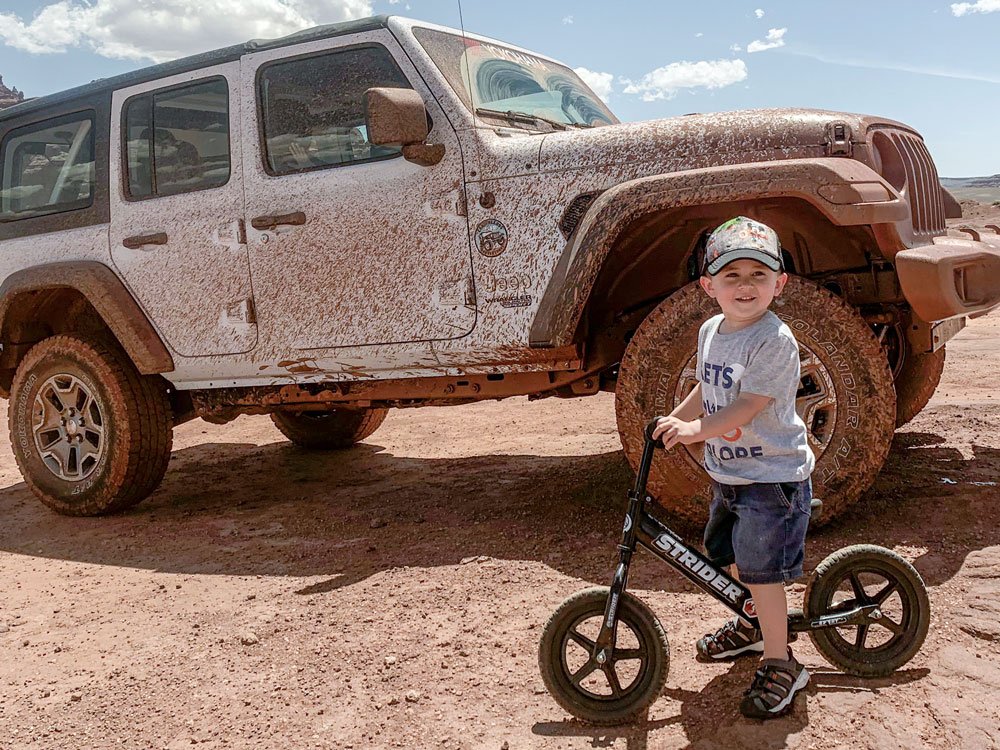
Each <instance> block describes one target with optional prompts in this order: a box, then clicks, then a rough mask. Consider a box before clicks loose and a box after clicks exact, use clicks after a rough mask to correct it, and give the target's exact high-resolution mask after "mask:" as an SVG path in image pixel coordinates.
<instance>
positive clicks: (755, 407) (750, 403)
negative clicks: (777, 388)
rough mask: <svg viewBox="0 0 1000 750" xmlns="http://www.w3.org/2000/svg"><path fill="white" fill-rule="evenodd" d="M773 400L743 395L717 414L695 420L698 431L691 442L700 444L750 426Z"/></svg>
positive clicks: (747, 394) (749, 394)
mask: <svg viewBox="0 0 1000 750" xmlns="http://www.w3.org/2000/svg"><path fill="white" fill-rule="evenodd" d="M773 400H774V399H772V398H771V397H770V396H760V395H758V394H756V393H741V394H740V395H739V396H737V397H736V400H735V401H733V403H731V404H730V405H729V406H726V407H725V408H722V409H719V410H718V411H717V412H715V414H710V415H708V416H707V417H703V418H701V419H696V420H694V424H696V425H697V430H696V435H695V437H694V439H692V440H691V442H692V443H700V442H701V441H703V440H708V439H709V438H714V437H721V436H722V435H728V434H729V433H730V432H732V431H733V430H735V429H736V428H737V427H742V426H743V425H747V424H750V423H751V422H752V421H753V418H754V417H756V416H757V415H758V414H760V413H761V412H762V411H764V408H765V407H766V406H767V405H768V404H769V403H771V402H772V401H773Z"/></svg>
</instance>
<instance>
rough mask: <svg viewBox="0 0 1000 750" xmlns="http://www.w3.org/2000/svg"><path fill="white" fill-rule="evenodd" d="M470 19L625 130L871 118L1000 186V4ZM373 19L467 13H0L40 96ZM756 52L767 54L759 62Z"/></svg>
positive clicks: (18, 71) (15, 61)
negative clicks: (807, 112) (638, 125)
mask: <svg viewBox="0 0 1000 750" xmlns="http://www.w3.org/2000/svg"><path fill="white" fill-rule="evenodd" d="M140 3H141V7H140ZM955 6H957V7H955ZM462 7H463V12H464V19H465V26H466V29H467V30H469V31H475V32H478V33H483V34H487V35H489V36H494V37H497V38H499V39H503V40H506V41H509V42H512V43H515V44H518V45H521V46H524V47H527V48H529V49H534V50H536V51H539V52H543V53H546V54H549V55H551V56H552V57H555V58H557V59H560V60H562V61H563V62H565V63H567V64H568V65H570V66H571V67H574V68H585V69H586V70H587V71H590V73H591V74H599V75H597V76H593V77H592V79H593V80H595V81H598V82H601V83H603V84H604V88H605V91H606V92H607V94H606V96H607V99H608V103H609V105H610V106H611V108H612V110H613V111H614V112H615V113H616V114H617V115H618V116H619V117H620V118H621V119H623V120H647V119H655V118H660V117H670V116H673V115H679V114H684V113H687V112H716V111H722V110H729V109H743V108H753V107H786V106H806V107H821V108H825V109H834V110H845V111H854V112H866V113H871V114H879V115H884V116H887V117H891V118H893V119H897V120H901V121H903V122H906V123H908V124H910V125H912V126H914V127H916V128H917V129H918V130H919V131H920V132H921V133H922V134H923V135H924V137H925V139H926V140H927V143H928V146H929V147H930V150H931V153H932V154H933V155H934V157H935V160H936V161H937V164H938V169H939V172H940V173H941V175H942V176H948V177H961V176H973V175H986V174H994V173H1000V145H998V134H1000V127H998V125H997V123H1000V53H998V51H997V50H998V47H1000V0H974V1H973V2H968V3H958V4H955V3H950V2H947V1H945V0H909V1H908V2H904V1H903V0H880V1H879V2H870V3H867V4H864V5H861V6H856V5H846V6H845V5H841V6H837V5H830V4H829V3H819V2H801V1H798V2H795V1H791V0H782V1H781V2H768V1H767V0H759V2H750V3H745V2H735V1H732V2H724V1H722V0H701V1H700V2H697V3H671V2H651V1H649V0H645V1H642V2H640V1H639V0H635V1H634V2H628V1H627V0H620V1H619V2H615V3H611V2H604V1H601V2H598V1H596V0H595V1H591V2H586V1H578V2H570V1H569V0H548V1H547V2H539V0H530V1H529V0H504V2H495V1H493V0H489V1H488V0H463V4H462ZM838 9H839V10H838ZM369 12H374V13H399V14H401V15H406V16H409V17H412V18H419V19H423V20H427V21H432V22H435V23H441V24H445V25H449V26H456V27H457V26H458V24H459V15H458V3H457V0H398V2H392V1H391V0H88V1H87V2H84V0H63V2H60V3H55V2H54V0H50V1H49V2H39V1H38V0H0V75H3V77H4V80H5V82H6V83H7V84H8V85H15V86H17V87H18V88H20V89H22V90H23V91H25V92H26V93H27V94H28V95H29V96H33V95H42V94H46V93H51V92H53V91H58V90H60V89H64V88H69V87H70V86H74V85H77V84H80V83H85V82H87V81H90V80H92V79H94V78H101V77H105V76H108V75H114V74H116V73H120V72H124V71H127V70H133V69H135V68H139V67H143V66H144V65H147V64H149V63H151V62H152V60H153V59H165V58H167V57H170V56H175V55H177V54H188V53H192V52H197V51H203V50H205V49H211V48H213V47H220V46H224V45H226V44H230V43H233V42H238V41H244V40H245V39H247V38H251V37H256V36H272V35H278V34H282V33H288V32H290V31H292V30H295V29H296V28H300V27H303V26H306V25H312V24H315V23H325V22H330V21H338V20H343V19H344V18H347V17H357V16H359V15H366V14H367V13H369ZM39 14H42V15H41V16H40V17H39ZM782 30H784V31H782ZM755 41H756V42H757V43H758V44H757V45H754V46H755V47H760V46H763V47H769V48H767V49H763V50H761V51H754V52H749V51H748V50H749V49H752V48H753V47H751V45H752V43H753V42H755ZM630 82H631V85H630ZM712 86H714V87H712Z"/></svg>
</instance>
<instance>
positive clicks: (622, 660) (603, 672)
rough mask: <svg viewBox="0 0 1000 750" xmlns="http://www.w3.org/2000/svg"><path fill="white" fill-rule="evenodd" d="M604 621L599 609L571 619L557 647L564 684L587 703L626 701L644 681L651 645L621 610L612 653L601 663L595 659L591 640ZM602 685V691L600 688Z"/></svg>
mask: <svg viewBox="0 0 1000 750" xmlns="http://www.w3.org/2000/svg"><path fill="white" fill-rule="evenodd" d="M603 618H604V610H603V609H601V610H600V611H592V612H586V613H583V614H581V615H580V616H578V617H577V618H575V619H574V620H573V622H572V623H571V624H570V627H569V628H568V629H567V630H566V632H565V634H564V635H563V637H562V640H561V642H560V645H559V651H560V653H559V658H560V666H561V668H562V672H563V675H564V677H565V679H566V682H567V684H568V685H569V686H570V687H571V688H572V689H573V690H574V691H575V692H577V693H579V694H580V695H582V696H583V697H585V698H586V699H587V700H591V701H598V702H601V703H611V702H616V701H621V700H628V698H629V696H630V695H632V694H633V693H635V692H636V691H638V690H641V689H642V686H643V684H644V683H645V681H646V679H647V675H648V674H649V670H650V667H651V663H650V652H651V644H650V643H649V642H648V641H647V640H646V638H645V637H644V635H643V632H642V629H641V628H639V627H638V626H636V625H634V624H633V623H632V622H631V621H630V620H629V619H628V618H627V616H626V615H625V614H624V613H623V612H621V611H620V612H619V619H618V633H617V635H616V643H615V649H614V653H613V654H612V656H611V659H609V660H607V661H606V662H605V663H604V664H601V663H599V662H598V661H597V660H596V659H595V658H594V652H595V642H594V640H595V638H596V632H595V631H596V630H599V629H600V625H601V621H602V620H603ZM595 620H596V623H595V622H594V621H595ZM585 625H590V628H589V629H587V628H585V627H584V626H585ZM619 644H621V645H622V647H621V648H619ZM602 686H603V688H604V689H600V688H601V687H602Z"/></svg>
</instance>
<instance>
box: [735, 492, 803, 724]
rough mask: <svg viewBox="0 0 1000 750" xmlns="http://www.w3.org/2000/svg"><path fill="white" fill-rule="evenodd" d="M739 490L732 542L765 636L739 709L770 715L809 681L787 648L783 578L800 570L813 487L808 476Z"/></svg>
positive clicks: (795, 575)
mask: <svg viewBox="0 0 1000 750" xmlns="http://www.w3.org/2000/svg"><path fill="white" fill-rule="evenodd" d="M740 490H741V491H740V495H739V497H738V499H737V502H736V504H735V507H734V511H735V512H736V513H737V515H738V516H739V520H738V521H737V523H736V527H735V528H734V530H733V546H734V549H735V552H736V559H737V561H738V564H739V566H740V573H741V577H742V580H743V582H744V583H745V584H746V585H747V586H748V587H749V589H750V593H751V594H752V595H753V599H754V605H755V607H756V609H757V618H758V622H759V623H760V626H761V630H762V632H763V637H764V658H763V660H762V661H761V665H760V667H759V668H758V669H757V671H756V673H755V674H754V679H753V683H752V684H751V685H750V688H749V690H747V692H746V693H745V695H744V697H743V700H742V701H741V703H740V711H741V712H742V713H743V715H744V716H748V717H751V718H756V719H769V718H773V717H775V716H780V715H782V714H783V713H785V712H786V711H788V710H789V709H790V708H791V705H792V701H793V699H794V698H795V694H796V693H797V692H798V691H799V690H801V689H802V688H804V687H805V686H806V684H807V683H808V682H809V672H807V671H806V669H805V667H803V666H802V665H801V664H800V663H799V662H798V661H797V660H796V659H795V657H794V656H793V655H792V652H791V649H789V648H788V603H787V600H786V598H785V588H784V582H785V581H787V580H792V579H795V578H798V577H799V576H801V575H802V557H803V549H804V547H805V532H806V526H807V525H808V523H809V501H810V499H811V497H810V496H811V492H810V486H809V482H808V481H806V482H785V483H781V484H755V485H746V486H745V487H741V488H740Z"/></svg>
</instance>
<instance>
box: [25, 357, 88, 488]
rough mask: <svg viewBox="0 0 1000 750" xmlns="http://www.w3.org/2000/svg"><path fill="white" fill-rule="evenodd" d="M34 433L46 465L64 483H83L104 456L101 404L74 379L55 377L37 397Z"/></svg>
mask: <svg viewBox="0 0 1000 750" xmlns="http://www.w3.org/2000/svg"><path fill="white" fill-rule="evenodd" d="M33 418H34V419H33V423H32V433H33V434H34V438H35V448H36V449H37V450H38V455H39V457H40V458H41V459H42V463H44V464H45V466H46V467H47V468H48V470H49V471H51V472H52V473H53V474H55V475H56V476H57V477H59V478H60V479H63V480H65V481H67V482H79V481H81V480H84V479H86V478H87V477H89V476H90V475H91V474H93V473H94V471H95V470H96V469H97V467H98V465H100V463H101V458H102V457H103V456H104V448H105V444H106V442H107V441H106V440H105V439H104V431H105V424H104V413H103V410H102V408H101V403H100V401H99V400H98V399H97V397H96V396H95V394H94V393H93V392H92V391H91V389H90V388H88V387H87V385H86V384H84V383H83V381H81V380H80V379H79V378H77V377H76V376H74V375H68V374H59V375H53V376H52V377H50V378H49V379H48V380H46V381H45V382H44V383H42V387H41V388H39V389H38V393H37V394H36V395H35V408H34V411H33Z"/></svg>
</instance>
